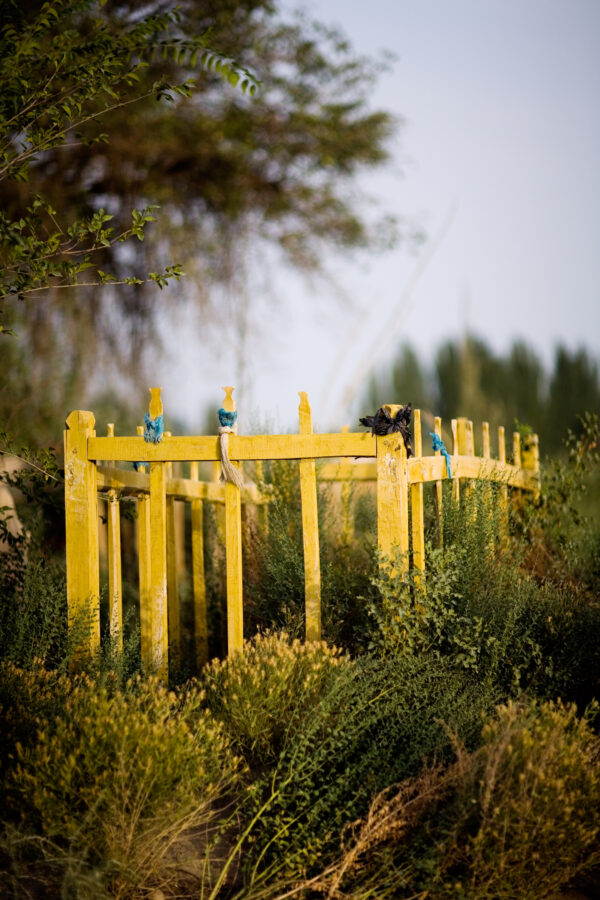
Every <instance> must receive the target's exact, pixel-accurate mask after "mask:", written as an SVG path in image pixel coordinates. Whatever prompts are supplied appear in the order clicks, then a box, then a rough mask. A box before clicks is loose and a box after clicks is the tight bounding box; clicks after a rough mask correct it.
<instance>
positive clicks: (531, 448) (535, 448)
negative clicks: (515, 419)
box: [521, 434, 540, 500]
mask: <svg viewBox="0 0 600 900" xmlns="http://www.w3.org/2000/svg"><path fill="white" fill-rule="evenodd" d="M524 444H525V446H524V447H523V449H522V451H521V463H522V465H523V468H524V469H526V470H527V471H528V472H531V474H532V475H533V477H534V479H535V484H536V486H535V488H534V492H533V493H534V500H538V499H539V496H540V446H539V438H538V436H537V434H530V435H528V436H527V437H526V438H525V441H524Z"/></svg>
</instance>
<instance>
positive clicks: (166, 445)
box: [65, 388, 540, 678]
mask: <svg viewBox="0 0 600 900" xmlns="http://www.w3.org/2000/svg"><path fill="white" fill-rule="evenodd" d="M232 390H233V388H227V389H226V393H227V398H226V401H225V404H226V403H229V406H230V413H233V415H234V416H235V404H234V403H233V399H232V396H231V392H232ZM151 391H152V398H153V399H152V401H151V411H152V409H153V404H154V413H156V410H157V409H160V411H161V422H162V403H161V402H160V389H157V388H153V389H151ZM157 404H158V405H157ZM226 408H227V407H226ZM385 409H387V410H388V411H390V415H392V414H394V413H395V411H397V410H399V409H401V407H399V406H397V405H389V406H388V407H385ZM221 412H223V410H221ZM94 425H95V420H94V416H93V414H92V413H91V412H88V411H75V412H72V413H71V414H70V415H69V417H68V419H67V422H66V426H67V428H66V431H65V484H66V486H65V509H66V531H67V547H66V556H67V595H68V609H69V622H70V625H71V627H75V624H76V622H77V620H78V619H79V618H81V617H82V616H83V615H84V614H85V615H88V616H91V628H90V630H89V640H88V641H86V643H85V645H83V644H82V645H81V652H82V653H84V652H86V653H88V652H94V651H95V650H96V649H97V648H98V646H99V642H100V612H99V609H100V603H99V595H100V587H99V583H100V563H99V556H100V542H99V525H98V522H99V498H98V494H99V493H100V495H101V503H103V504H105V510H106V516H105V517H104V518H105V521H106V528H105V531H103V532H102V535H103V537H102V540H103V541H104V542H105V552H106V558H107V570H108V595H109V597H108V599H109V611H108V612H109V627H110V632H111V635H114V637H115V639H116V640H117V641H121V639H122V638H121V632H122V623H123V614H122V584H121V578H122V576H121V556H122V547H121V529H120V521H121V515H120V500H121V498H127V499H130V500H132V499H133V500H135V501H136V503H137V564H138V566H137V568H138V582H139V605H140V631H141V650H142V661H143V664H144V666H145V667H148V668H150V667H151V668H155V669H157V670H158V672H159V673H160V674H161V675H162V676H163V677H165V678H166V676H167V673H168V667H169V664H171V665H177V664H178V662H179V659H180V654H181V634H180V606H179V593H180V591H179V581H180V577H181V575H182V573H183V572H185V571H186V564H185V563H186V561H185V552H184V540H183V504H184V503H189V504H190V508H191V515H190V518H191V560H190V566H189V568H188V570H187V571H189V573H190V575H191V579H190V580H191V585H192V595H193V609H194V641H195V656H196V664H197V666H198V667H201V666H202V665H203V664H204V663H205V662H206V660H207V656H208V643H207V639H208V624H207V610H206V585H205V578H204V569H205V561H204V545H203V528H204V504H205V503H212V504H219V505H220V506H221V507H224V529H223V531H224V533H223V534H221V535H220V539H221V542H222V544H223V545H224V549H225V569H226V585H227V641H228V652H230V653H231V652H234V651H236V650H239V649H241V647H242V645H243V570H242V516H241V510H242V504H246V505H247V507H248V508H249V509H250V508H256V509H257V510H259V509H262V510H264V515H265V516H267V517H268V506H269V503H270V502H271V496H270V494H269V491H268V486H267V487H266V488H265V489H264V490H261V489H259V487H258V486H257V485H256V484H254V483H251V482H250V483H244V484H243V486H242V487H241V488H240V487H239V486H238V484H236V483H234V482H233V481H226V482H221V481H217V480H215V479H214V478H213V480H212V481H201V480H199V474H198V473H199V468H198V466H199V463H201V462H208V463H211V462H212V463H213V464H216V463H218V462H220V461H221V452H222V449H221V448H222V444H221V438H220V437H213V436H192V437H180V436H172V435H170V434H169V433H168V432H166V433H165V434H164V436H162V439H161V440H159V442H157V443H150V442H148V440H147V436H146V438H145V437H144V428H143V427H141V426H140V427H139V428H138V434H137V435H135V436H128V437H121V436H115V434H114V428H113V426H112V425H109V426H108V433H107V436H106V437H97V436H96V433H95V430H94ZM221 431H228V432H231V433H228V435H227V452H228V458H229V460H227V459H226V460H225V463H227V462H228V461H230V462H231V463H232V465H233V467H234V468H236V469H238V470H239V469H240V468H241V467H242V466H243V463H244V462H246V461H254V462H255V463H256V465H257V467H261V466H262V462H263V461H267V460H297V461H298V464H299V479H300V495H301V506H302V533H303V549H304V575H305V619H306V639H307V640H319V639H320V637H321V571H320V551H319V519H318V508H317V493H318V490H317V488H318V483H320V482H331V483H336V482H338V483H340V485H341V488H340V490H341V494H340V502H341V511H342V516H341V522H342V530H343V533H344V535H345V536H346V537H347V538H348V539H350V538H351V537H352V530H353V529H352V509H351V493H350V491H351V486H352V484H361V483H362V484H368V483H369V482H371V483H372V484H373V485H374V486H376V493H377V542H378V548H379V551H380V553H381V557H382V560H383V559H385V558H388V559H389V558H391V557H392V556H396V557H397V559H399V560H400V561H401V562H400V565H401V566H402V567H403V568H404V569H405V570H406V571H408V568H409V566H410V565H412V567H413V569H414V570H415V583H416V584H417V585H419V584H420V585H421V587H422V588H423V589H425V571H426V558H425V533H424V496H423V490H424V485H426V484H428V483H430V484H432V485H433V489H434V497H435V509H436V519H437V529H438V534H439V542H440V545H441V543H442V541H443V518H442V516H443V509H442V506H443V493H442V491H443V482H444V481H448V480H450V481H451V496H452V498H453V499H454V500H458V499H459V498H460V495H461V490H462V489H466V490H467V491H468V490H469V486H470V485H472V484H473V483H474V482H475V481H477V480H483V481H485V482H496V483H498V484H499V485H500V488H499V496H498V502H499V505H500V509H501V512H502V519H503V521H504V523H505V527H507V523H508V503H509V499H508V496H509V495H508V492H509V488H513V489H517V494H518V495H519V496H522V492H529V493H530V494H532V495H533V496H535V495H537V493H538V492H539V489H540V475H539V448H538V439H537V436H536V435H529V436H528V437H527V439H526V442H525V446H523V447H521V440H520V435H519V434H518V433H515V434H514V435H513V440H512V462H511V463H509V462H507V461H506V444H505V433H504V429H503V428H502V427H500V428H498V431H497V458H496V459H493V458H492V457H491V450H490V429H489V426H488V424H487V423H483V426H482V431H481V446H482V455H481V456H477V455H475V440H474V430H473V423H472V422H470V421H469V420H468V419H465V418H460V419H453V420H452V421H451V434H452V441H453V445H452V453H451V454H450V470H451V477H449V475H448V471H447V463H446V459H445V458H444V456H442V455H441V453H440V451H439V450H438V451H436V452H435V453H434V455H431V456H424V455H423V440H422V428H421V411H420V410H414V413H413V440H414V451H415V455H414V456H411V457H410V458H407V451H406V447H405V444H404V441H403V439H402V436H401V434H399V433H392V434H384V435H377V436H375V435H372V434H368V433H362V434H357V433H351V432H349V431H348V430H343V431H342V432H341V433H338V434H313V431H312V415H311V409H310V405H309V402H308V397H307V395H306V393H304V392H302V393H301V394H300V407H299V432H300V433H299V434H283V435H259V436H246V435H237V434H235V433H234V429H227V428H225V429H221ZM433 433H435V434H436V435H437V436H438V437H439V438H440V439H441V436H442V420H441V419H440V418H439V417H437V418H436V419H435V420H434V425H433ZM323 459H324V460H326V462H324V463H322V464H320V466H319V468H318V469H317V467H316V464H315V463H316V461H317V460H323ZM334 460H335V461H334ZM117 462H119V463H135V464H136V468H137V469H138V471H132V470H129V469H123V468H121V467H116V465H115V464H116V463H117ZM181 462H189V464H190V477H189V478H184V477H181V475H180V474H178V473H175V474H174V472H173V464H175V465H177V464H179V463H181ZM224 468H225V464H224ZM213 469H215V467H213ZM237 480H238V481H239V479H237ZM461 486H463V487H461ZM265 521H268V519H266V520H265Z"/></svg>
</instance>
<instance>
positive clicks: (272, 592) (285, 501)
mask: <svg viewBox="0 0 600 900" xmlns="http://www.w3.org/2000/svg"><path fill="white" fill-rule="evenodd" d="M317 478H318V474H317ZM259 486H260V488H261V490H263V491H265V492H267V493H269V495H270V497H271V500H270V503H269V507H268V525H266V524H265V522H264V521H261V520H260V519H259V520H258V521H257V522H254V523H252V524H249V527H248V529H247V540H246V555H245V558H244V574H245V584H244V590H245V612H246V614H247V615H246V626H247V634H248V635H251V634H253V633H254V632H255V631H256V629H257V627H258V628H262V629H264V628H275V629H284V630H285V631H287V632H289V633H290V634H291V635H292V636H293V637H300V636H301V635H303V634H304V548H303V542H302V541H303V539H302V514H301V505H300V481H299V476H298V466H297V464H294V463H291V464H290V463H287V462H285V463H279V462H276V463H272V464H271V465H270V466H269V468H268V470H267V471H266V472H265V477H264V480H262V481H261V480H260V479H259ZM351 500H352V498H351ZM318 507H319V551H320V562H321V579H322V583H321V615H322V632H323V637H324V638H325V639H326V640H327V641H328V642H330V643H333V644H340V645H342V646H344V647H345V648H348V649H353V650H354V649H356V648H357V647H359V646H361V644H362V643H363V635H364V632H365V629H366V614H365V604H364V600H363V597H364V595H365V594H366V593H369V592H372V588H371V584H370V577H371V575H372V574H373V572H374V567H375V556H374V554H373V543H374V538H375V516H374V509H373V507H372V505H370V504H369V503H368V498H363V502H361V503H359V505H358V514H357V515H356V516H354V529H355V535H356V536H355V539H354V540H348V539H347V537H346V536H345V535H344V534H343V530H342V529H341V528H340V518H341V509H342V504H341V501H340V497H339V495H337V494H336V493H335V491H334V489H333V487H332V486H331V485H328V484H326V483H323V482H322V483H321V484H320V485H319V490H318Z"/></svg>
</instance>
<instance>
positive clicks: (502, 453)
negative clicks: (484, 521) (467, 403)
mask: <svg viewBox="0 0 600 900" xmlns="http://www.w3.org/2000/svg"><path fill="white" fill-rule="evenodd" d="M498 462H499V463H500V465H506V438H505V435H504V426H503V425H499V426H498ZM498 508H499V512H500V531H501V539H502V540H504V541H506V540H507V539H508V487H507V484H506V483H505V484H502V485H501V487H500V488H499V497H498Z"/></svg>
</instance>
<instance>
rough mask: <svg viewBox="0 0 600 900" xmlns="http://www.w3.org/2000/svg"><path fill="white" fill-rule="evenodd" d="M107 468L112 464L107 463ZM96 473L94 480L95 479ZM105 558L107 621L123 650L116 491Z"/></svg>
mask: <svg viewBox="0 0 600 900" xmlns="http://www.w3.org/2000/svg"><path fill="white" fill-rule="evenodd" d="M106 436H107V437H114V436H115V426H114V422H109V423H108V425H107V426H106ZM108 465H109V468H111V467H114V463H112V462H111V463H109V464H108ZM97 477H98V476H97V473H96V478H97ZM106 527H107V537H108V546H107V556H108V621H109V631H110V635H111V637H112V638H115V637H116V638H117V642H118V647H119V650H122V649H123V588H122V582H121V516H120V509H119V500H118V495H117V492H116V491H110V492H109V494H108V502H107V504H106Z"/></svg>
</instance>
